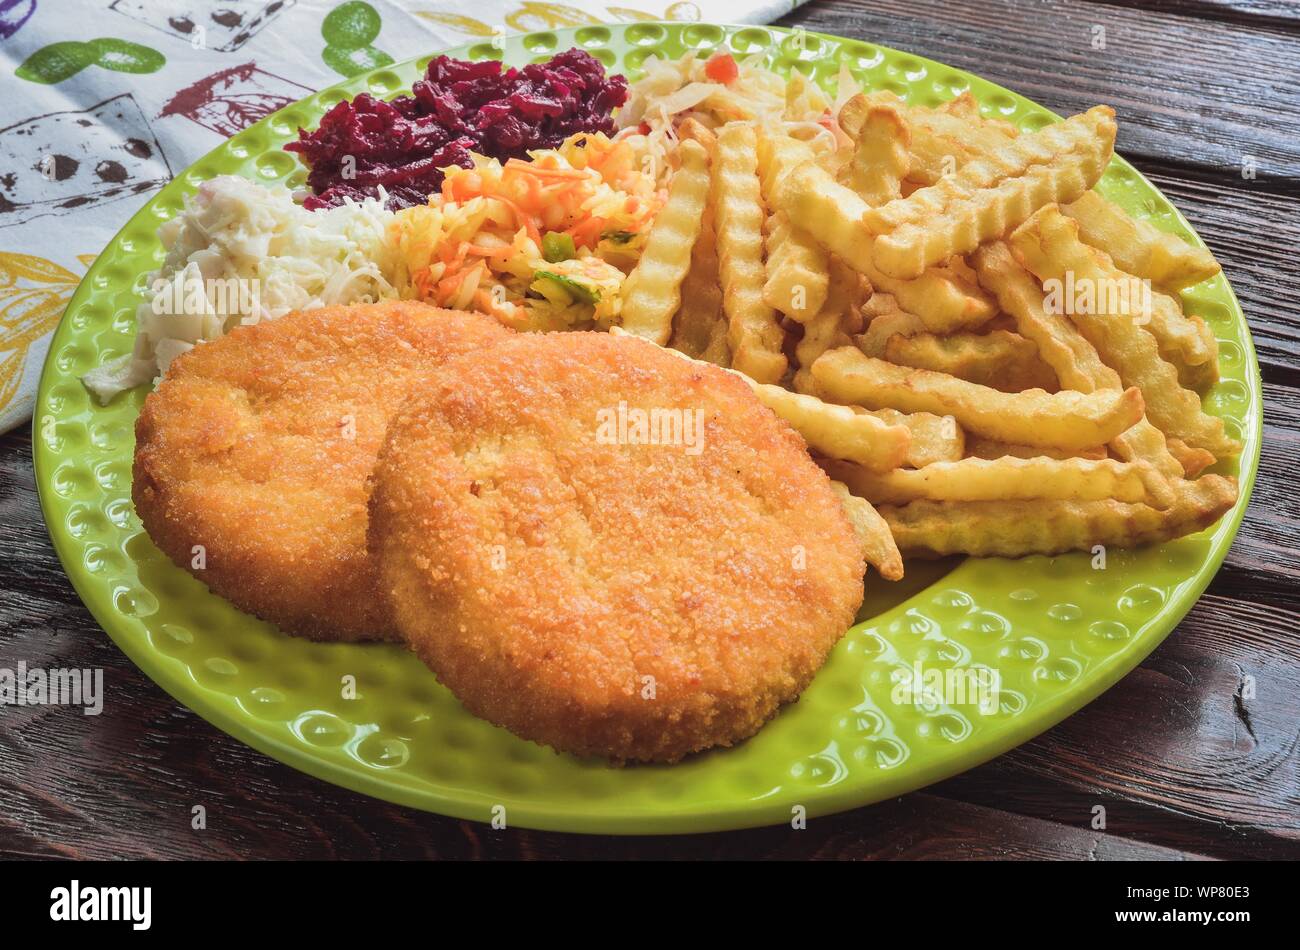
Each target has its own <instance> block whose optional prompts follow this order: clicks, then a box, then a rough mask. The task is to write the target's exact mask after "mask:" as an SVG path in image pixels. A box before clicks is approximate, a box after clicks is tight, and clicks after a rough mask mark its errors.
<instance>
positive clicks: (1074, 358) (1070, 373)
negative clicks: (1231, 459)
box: [971, 241, 1186, 478]
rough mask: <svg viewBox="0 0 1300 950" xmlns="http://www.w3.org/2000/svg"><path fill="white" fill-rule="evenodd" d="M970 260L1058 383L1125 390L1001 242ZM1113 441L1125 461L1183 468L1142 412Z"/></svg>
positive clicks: (1169, 473) (1167, 470) (1169, 471)
mask: <svg viewBox="0 0 1300 950" xmlns="http://www.w3.org/2000/svg"><path fill="white" fill-rule="evenodd" d="M971 262H972V263H973V264H974V265H975V270H976V271H977V272H978V274H979V278H980V282H981V283H982V284H983V285H984V287H985V288H986V289H987V290H989V291H991V292H992V293H993V294H994V295H995V296H996V297H997V298H998V302H999V303H1000V304H1001V305H1002V309H1003V310H1005V311H1006V312H1007V313H1009V314H1011V316H1012V318H1013V319H1014V320H1015V321H1016V328H1017V329H1018V330H1019V331H1020V333H1021V335H1022V336H1024V337H1026V338H1028V339H1030V340H1033V341H1034V343H1035V344H1037V346H1038V353H1039V355H1040V356H1041V357H1042V358H1043V359H1044V361H1046V362H1047V364H1048V365H1049V366H1051V367H1052V369H1053V370H1055V371H1056V375H1057V376H1058V377H1059V378H1060V380H1061V385H1063V386H1065V387H1066V388H1067V389H1075V390H1078V391H1079V392H1085V393H1089V392H1093V391H1094V390H1097V389H1122V388H1123V384H1122V383H1121V382H1120V378H1119V374H1118V373H1116V372H1115V371H1114V370H1113V369H1111V368H1110V367H1109V366H1107V365H1106V364H1105V363H1104V362H1103V361H1102V359H1101V356H1100V355H1099V354H1098V353H1097V348H1096V347H1095V346H1093V345H1092V344H1091V343H1090V342H1088V340H1087V339H1086V338H1085V337H1084V336H1083V334H1082V333H1080V332H1079V329H1078V328H1077V327H1076V326H1075V325H1074V324H1073V323H1071V322H1070V320H1069V319H1068V318H1066V317H1064V316H1062V315H1060V314H1054V313H1048V312H1047V310H1046V308H1045V307H1044V306H1043V304H1044V299H1045V298H1044V295H1043V290H1042V288H1041V287H1040V286H1039V284H1038V281H1037V279H1035V277H1034V276H1033V275H1032V274H1030V273H1029V271H1027V270H1025V269H1024V268H1023V267H1022V266H1020V262H1019V261H1017V260H1016V259H1015V257H1014V256H1013V254H1012V252H1011V248H1009V247H1008V246H1007V245H1006V244H1005V243H1004V242H1002V241H994V242H991V243H989V244H986V245H984V246H983V247H981V248H980V249H979V250H978V251H976V252H975V253H974V254H973V255H971ZM1111 445H1112V447H1113V448H1114V449H1115V454H1116V455H1118V456H1119V457H1120V458H1122V459H1124V460H1125V461H1128V462H1132V461H1135V460H1137V459H1145V460H1146V461H1148V462H1150V463H1151V464H1152V465H1154V466H1155V467H1156V468H1157V469H1159V471H1160V472H1161V473H1162V474H1164V475H1165V476H1166V477H1168V478H1177V477H1178V476H1180V475H1182V474H1184V472H1185V470H1186V466H1185V465H1183V464H1182V463H1181V462H1180V461H1179V460H1178V459H1177V458H1176V457H1175V456H1174V455H1173V453H1172V452H1171V451H1170V449H1169V447H1168V446H1166V444H1165V437H1164V434H1163V433H1161V432H1160V430H1159V429H1157V428H1156V427H1155V426H1153V425H1152V424H1151V423H1150V421H1148V420H1147V419H1146V418H1145V416H1144V417H1143V418H1142V419H1141V420H1140V421H1139V422H1138V423H1137V424H1136V425H1134V426H1133V427H1132V428H1131V429H1129V430H1128V431H1127V432H1124V433H1122V434H1121V435H1119V436H1117V437H1116V438H1115V439H1113V440H1112V442H1111Z"/></svg>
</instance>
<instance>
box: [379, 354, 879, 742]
mask: <svg viewBox="0 0 1300 950" xmlns="http://www.w3.org/2000/svg"><path fill="white" fill-rule="evenodd" d="M643 413H644V415H643ZM643 422H644V423H645V425H642V423H643ZM656 441H657V442H658V443H659V444H653V443H654V442H656ZM369 530H370V550H371V553H372V557H373V559H374V561H375V564H376V571H377V574H378V578H379V585H380V588H381V590H382V592H383V594H384V595H385V596H386V597H387V598H388V600H389V601H390V603H391V605H392V608H393V611H394V616H395V619H396V623H397V627H398V629H399V630H400V632H401V634H402V635H403V637H404V638H405V639H406V641H407V642H408V643H409V644H410V646H411V647H412V648H413V649H414V651H415V652H416V653H417V654H418V655H419V656H420V657H421V658H422V659H423V660H424V661H425V663H427V664H428V666H429V667H430V668H431V669H432V670H433V671H434V672H435V673H436V674H437V676H438V678H439V680H440V681H441V682H442V683H443V684H445V685H446V686H447V687H449V688H450V689H451V691H452V692H453V693H455V695H456V696H457V697H458V698H459V699H460V700H461V701H462V702H463V704H464V705H465V706H466V708H468V709H469V710H470V711H471V712H473V713H475V714H476V715H478V716H481V717H483V718H485V719H488V720H490V721H491V722H493V723H496V724H498V725H501V726H504V727H506V728H508V729H510V730H511V731H512V732H514V733H516V734H517V735H520V736H522V737H524V738H527V739H532V740H535V741H537V742H541V743H544V744H547V745H550V746H552V747H554V748H555V749H558V750H563V751H566V752H571V753H575V754H577V755H582V756H599V757H607V758H609V759H612V760H616V761H630V760H641V761H663V762H671V761H675V760H677V759H680V758H681V757H682V756H684V755H687V754H689V753H692V752H695V751H698V750H702V749H707V748H710V747H712V746H727V745H731V744H733V743H736V742H739V741H740V740H742V739H744V738H746V737H748V736H750V735H753V734H754V733H755V732H756V731H757V730H758V729H759V728H760V727H761V726H762V725H763V723H764V722H766V721H767V720H768V719H769V718H770V717H771V716H772V715H773V714H774V713H775V712H776V711H777V709H778V708H779V707H780V706H781V705H782V704H784V703H787V702H790V701H792V700H794V699H795V698H796V697H798V695H799V694H800V692H801V691H802V690H803V689H804V688H805V687H806V686H807V685H808V683H809V681H810V680H811V679H812V677H813V675H814V674H815V673H816V672H817V670H818V669H819V668H820V667H821V665H822V664H823V662H824V661H825V659H826V657H827V654H828V653H829V652H830V650H831V648H832V647H833V646H834V645H835V643H836V641H838V640H839V638H840V636H841V635H842V634H843V633H844V632H845V630H846V629H847V628H848V627H849V625H850V624H851V623H852V622H853V617H854V613H855V611H856V609H857V607H858V605H859V603H860V602H861V599H862V578H863V571H864V566H863V561H862V552H861V548H860V547H859V545H858V544H857V542H856V540H855V538H854V534H853V529H852V527H851V525H850V524H849V521H848V519H847V517H846V515H845V513H844V510H843V507H842V506H841V504H840V502H839V500H838V499H837V498H836V496H835V493H834V492H833V490H832V488H831V484H830V481H829V480H828V478H827V477H826V475H825V474H824V473H823V472H822V471H821V469H819V468H818V467H817V466H816V465H815V464H814V463H813V462H812V461H811V459H810V458H809V457H808V454H807V452H806V451H805V448H804V445H803V442H802V440H801V439H800V438H799V436H798V435H796V434H795V432H794V431H793V430H791V429H790V428H789V427H788V426H787V425H786V424H785V423H784V422H782V421H780V420H779V419H777V417H776V416H775V415H773V414H772V412H771V411H770V410H768V409H767V408H765V407H764V406H763V405H761V404H760V403H759V401H758V399H757V398H756V397H755V396H754V394H753V392H752V391H751V390H750V389H749V387H748V386H746V385H745V383H744V382H743V381H741V380H740V379H738V378H736V377H735V376H732V375H731V374H728V373H727V372H725V371H723V370H721V369H717V368H715V367H712V366H706V365H698V364H692V363H688V362H687V361H685V360H682V359H681V358H680V357H678V356H675V355H673V354H670V353H667V352H664V351H662V350H660V349H659V348H657V347H655V346H653V345H652V344H649V343H646V342H644V341H640V340H635V339H631V338H626V337H623V338H618V337H612V336H609V335H607V334H601V333H563V334H548V335H541V334H519V335H517V336H515V337H514V338H512V339H510V340H508V341H505V342H504V343H502V344H500V345H498V346H496V347H493V348H492V349H491V350H490V351H480V352H478V353H474V354H471V355H468V356H465V357H463V358H461V359H459V360H456V361H454V362H452V363H448V364H447V365H445V366H444V367H443V368H442V369H440V370H439V371H438V372H437V373H435V374H433V375H431V376H430V377H427V378H426V380H424V381H422V382H421V383H420V384H419V385H418V386H417V387H416V388H415V390H414V391H413V393H412V396H411V399H410V400H409V401H408V403H407V404H406V406H405V407H404V408H403V409H402V410H401V411H400V412H399V413H398V414H397V415H396V416H395V417H394V420H393V423H392V425H391V426H390V430H389V434H388V438H387V441H386V443H385V446H384V448H383V451H382V452H381V455H380V460H379V463H378V465H377V466H376V470H375V475H374V479H373V493H372V496H371V502H370V529H369Z"/></svg>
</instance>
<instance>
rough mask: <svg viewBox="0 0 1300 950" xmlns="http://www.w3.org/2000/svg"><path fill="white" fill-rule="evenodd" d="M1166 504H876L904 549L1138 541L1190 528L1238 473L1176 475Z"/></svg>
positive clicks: (917, 552) (945, 551)
mask: <svg viewBox="0 0 1300 950" xmlns="http://www.w3.org/2000/svg"><path fill="white" fill-rule="evenodd" d="M1176 492H1177V495H1178V498H1177V501H1176V502H1175V504H1174V505H1173V507H1171V508H1169V509H1166V510H1165V511H1160V510H1158V509H1156V508H1152V507H1151V506H1149V505H1142V504H1128V503H1125V502H1119V501H1047V502H1044V501H979V502H942V501H914V502H911V503H910V504H907V505H898V506H894V505H882V506H879V508H878V511H879V512H880V515H881V517H882V518H884V519H885V521H886V523H888V525H889V530H890V533H891V534H892V535H893V537H894V541H895V542H896V543H897V544H898V548H899V550H900V551H902V552H903V555H904V557H918V558H930V557H947V556H949V555H953V554H967V555H970V556H973V557H1024V556H1026V555H1030V554H1061V553H1064V552H1066V551H1087V550H1090V549H1091V548H1092V547H1093V546H1095V545H1099V544H1100V545H1103V546H1106V547H1139V546H1141V545H1146V544H1156V543H1159V542H1162V541H1168V540H1171V539H1173V538H1178V537H1182V536H1183V535H1187V534H1194V533H1195V532H1197V531H1200V530H1202V529H1204V528H1206V527H1208V526H1210V525H1211V524H1213V523H1214V522H1215V521H1217V520H1218V519H1219V518H1220V517H1222V516H1223V514H1224V513H1225V512H1227V511H1228V509H1230V508H1231V507H1232V506H1233V505H1234V504H1235V503H1236V500H1237V481H1236V479H1234V478H1225V477H1223V476H1220V475H1205V476H1203V477H1201V478H1198V479H1197V480H1196V481H1180V482H1178V483H1177V485H1176Z"/></svg>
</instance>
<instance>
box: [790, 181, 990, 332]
mask: <svg viewBox="0 0 1300 950" xmlns="http://www.w3.org/2000/svg"><path fill="white" fill-rule="evenodd" d="M772 198H773V201H775V202H776V205H777V207H778V208H780V209H781V210H782V211H784V212H785V213H786V214H787V215H789V217H790V219H791V220H792V221H798V222H800V223H801V224H802V225H803V227H804V228H805V229H806V230H807V231H808V233H809V234H811V235H812V236H813V237H814V238H815V239H816V240H817V241H818V242H819V243H820V244H821V245H822V246H823V247H825V248H826V249H827V250H829V251H831V252H832V253H834V254H837V255H839V256H840V257H841V258H843V259H844V260H845V262H847V263H848V264H849V266H850V267H852V268H853V269H854V270H856V271H858V272H859V273H860V274H863V275H865V276H866V277H867V279H868V280H870V281H871V283H872V286H874V287H876V288H877V289H878V290H883V291H885V292H886V293H889V294H892V295H894V296H895V297H897V298H898V302H899V305H900V306H901V307H902V308H903V309H904V310H907V311H909V312H911V313H915V314H916V315H917V316H919V317H920V318H921V319H923V320H924V321H925V323H926V328H927V329H930V330H933V331H935V332H936V333H944V332H948V331H951V330H955V329H957V328H959V327H974V326H978V325H979V324H981V323H984V322H986V321H988V320H989V319H991V318H992V317H993V316H994V314H995V313H996V312H997V310H996V308H995V307H994V306H993V302H992V301H991V300H990V299H989V298H988V296H987V295H985V294H984V293H983V292H982V291H980V290H979V288H978V287H974V286H971V285H970V284H967V283H966V282H965V281H963V280H961V279H960V278H959V277H958V276H957V275H955V274H953V273H952V272H951V271H949V270H947V269H945V268H940V267H933V268H930V269H929V270H927V271H926V272H925V273H923V274H921V275H920V276H919V277H917V278H916V279H914V280H896V279H894V278H892V277H889V276H888V275H886V274H883V273H881V271H880V270H878V269H877V268H876V266H875V264H874V263H873V262H872V259H871V244H870V241H869V240H868V238H869V235H867V234H866V232H865V231H864V230H863V228H862V225H861V218H862V215H863V214H865V213H866V211H867V210H868V205H867V204H866V202H864V201H863V200H862V199H861V198H860V197H859V196H858V195H857V194H856V193H854V192H853V191H852V190H850V189H849V188H846V187H845V186H844V185H841V184H840V183H839V182H837V181H835V179H834V178H832V177H831V175H830V173H828V172H827V171H826V170H825V169H823V168H822V167H821V166H819V165H817V164H816V163H813V162H807V163H805V164H803V165H800V166H798V167H797V168H795V169H794V170H793V171H792V172H790V174H788V175H786V176H785V177H784V178H783V179H781V180H780V181H779V182H777V183H776V185H775V187H774V191H773V196H772Z"/></svg>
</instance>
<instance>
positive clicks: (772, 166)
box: [758, 132, 828, 323]
mask: <svg viewBox="0 0 1300 950" xmlns="http://www.w3.org/2000/svg"><path fill="white" fill-rule="evenodd" d="M812 160H813V152H812V149H811V148H809V146H808V145H807V143H805V142H801V141H799V140H798V139H794V138H791V137H790V136H788V135H780V134H772V133H769V132H763V133H760V135H759V137H758V170H759V179H760V181H761V182H762V188H763V197H764V199H765V200H766V201H767V203H768V206H769V208H770V209H771V210H769V212H768V216H767V223H766V225H765V228H764V231H765V234H766V237H767V279H766V281H765V283H764V284H763V300H764V301H765V302H766V303H767V304H768V306H770V307H775V308H776V309H777V310H780V311H781V312H782V313H784V314H785V315H786V316H788V317H790V318H791V319H792V320H796V321H798V322H799V323H807V322H808V321H809V320H811V319H812V318H813V317H814V316H816V315H817V313H818V312H820V311H821V309H822V308H823V307H824V306H825V304H826V295H827V284H828V277H827V271H828V263H827V254H826V251H825V250H824V249H823V248H822V247H821V245H819V244H818V243H817V242H816V241H815V240H814V239H813V237H812V235H810V234H808V233H807V232H806V231H805V230H804V229H803V228H801V227H799V226H797V225H795V224H794V223H793V222H792V221H791V220H790V217H789V215H787V214H786V213H785V212H784V211H782V210H781V209H779V208H776V207H775V206H774V204H773V202H772V191H773V189H774V187H775V185H776V182H777V181H779V180H780V179H781V177H782V176H784V175H786V174H788V173H789V172H790V171H791V169H793V168H794V167H796V166H797V165H801V164H803V163H804V162H810V161H812Z"/></svg>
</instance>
